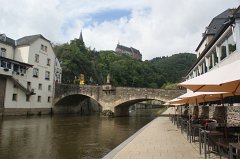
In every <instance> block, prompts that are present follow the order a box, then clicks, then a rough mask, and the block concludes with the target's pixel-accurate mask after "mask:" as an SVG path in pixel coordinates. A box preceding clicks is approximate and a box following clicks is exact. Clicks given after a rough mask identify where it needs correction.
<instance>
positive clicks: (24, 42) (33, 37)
mask: <svg viewBox="0 0 240 159" xmlns="http://www.w3.org/2000/svg"><path fill="white" fill-rule="evenodd" d="M38 38H42V39H44V40H46V41H48V42H50V41H49V40H47V39H46V38H44V37H43V36H42V35H41V34H37V35H30V36H25V37H22V38H20V39H18V40H16V46H20V45H30V44H31V43H33V42H34V41H36V40H37V39H38Z"/></svg>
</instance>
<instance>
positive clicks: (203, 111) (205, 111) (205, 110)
mask: <svg viewBox="0 0 240 159" xmlns="http://www.w3.org/2000/svg"><path fill="white" fill-rule="evenodd" d="M199 117H200V118H209V107H208V106H199Z"/></svg>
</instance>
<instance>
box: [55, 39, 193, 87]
mask: <svg viewBox="0 0 240 159" xmlns="http://www.w3.org/2000/svg"><path fill="white" fill-rule="evenodd" d="M54 51H55V53H56V56H57V57H58V59H59V60H60V61H61V66H62V69H63V76H62V78H63V79H62V81H63V83H71V84H72V83H75V84H78V82H74V81H77V80H78V79H79V75H80V74H84V76H85V83H86V84H99V85H101V84H104V83H106V79H107V75H108V74H110V76H111V83H112V84H113V85H115V86H126V87H127V86H128V87H148V88H161V87H162V86H164V87H166V88H168V87H170V86H169V85H171V84H169V83H177V82H179V81H181V79H182V77H183V76H184V75H185V73H186V72H187V71H188V69H189V68H190V66H191V65H192V64H193V62H194V61H195V60H196V55H194V54H190V53H180V54H176V55H172V56H170V57H158V58H154V59H152V60H150V61H139V60H134V59H132V58H131V57H129V56H120V55H117V54H115V53H114V52H113V51H100V52H96V51H95V50H91V49H90V48H86V47H85V45H84V42H83V41H80V40H79V39H74V40H72V41H71V42H70V43H69V44H68V43H67V44H63V45H56V46H55V47H54ZM90 79H92V80H90ZM91 81H92V82H91Z"/></svg>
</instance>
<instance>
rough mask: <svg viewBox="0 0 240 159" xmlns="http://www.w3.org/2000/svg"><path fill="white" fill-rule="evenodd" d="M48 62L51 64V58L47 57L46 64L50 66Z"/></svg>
mask: <svg viewBox="0 0 240 159" xmlns="http://www.w3.org/2000/svg"><path fill="white" fill-rule="evenodd" d="M50 64H51V59H49V58H48V59H47V65H48V66H50Z"/></svg>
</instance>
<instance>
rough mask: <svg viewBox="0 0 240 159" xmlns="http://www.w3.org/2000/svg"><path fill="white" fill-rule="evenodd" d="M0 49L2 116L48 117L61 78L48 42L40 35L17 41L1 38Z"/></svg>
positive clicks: (1, 36)
mask: <svg viewBox="0 0 240 159" xmlns="http://www.w3.org/2000/svg"><path fill="white" fill-rule="evenodd" d="M0 49H1V51H0V81H1V82H0V83H1V84H0V87H1V94H0V101H1V102H0V111H1V113H2V114H4V115H18V114H19V115H20V114H36V113H37V114H47V113H50V112H51V108H52V100H53V98H54V85H55V82H57V83H61V74H62V69H61V66H60V63H59V61H58V60H57V58H56V56H55V53H54V51H53V48H52V44H51V42H50V41H49V40H47V39H46V38H44V37H43V36H42V35H40V34H39V35H32V36H26V37H23V38H20V39H18V40H13V39H11V38H9V37H7V36H6V35H4V34H1V35H0Z"/></svg>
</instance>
